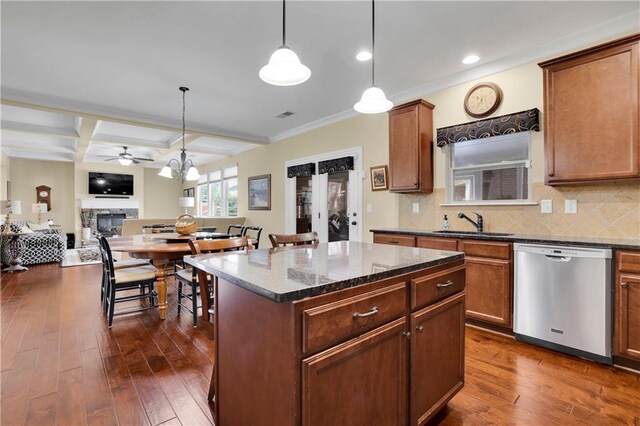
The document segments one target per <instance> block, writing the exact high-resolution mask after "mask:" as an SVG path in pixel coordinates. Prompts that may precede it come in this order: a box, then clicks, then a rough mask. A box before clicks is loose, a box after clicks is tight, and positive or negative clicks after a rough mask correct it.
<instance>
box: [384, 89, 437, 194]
mask: <svg viewBox="0 0 640 426" xmlns="http://www.w3.org/2000/svg"><path fill="white" fill-rule="evenodd" d="M433 108H435V107H434V106H433V105H432V104H430V103H429V102H426V101H424V100H422V99H419V100H416V101H413V102H409V103H405V104H402V105H398V106H397V107H395V108H393V109H392V110H391V111H389V177H390V179H389V181H390V184H389V190H390V191H391V192H427V193H431V192H433Z"/></svg>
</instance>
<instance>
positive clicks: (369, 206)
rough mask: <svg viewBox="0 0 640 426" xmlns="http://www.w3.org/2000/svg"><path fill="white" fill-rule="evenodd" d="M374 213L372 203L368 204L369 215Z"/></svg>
mask: <svg viewBox="0 0 640 426" xmlns="http://www.w3.org/2000/svg"><path fill="white" fill-rule="evenodd" d="M372 211H373V206H372V205H371V203H369V204H367V213H371V212H372Z"/></svg>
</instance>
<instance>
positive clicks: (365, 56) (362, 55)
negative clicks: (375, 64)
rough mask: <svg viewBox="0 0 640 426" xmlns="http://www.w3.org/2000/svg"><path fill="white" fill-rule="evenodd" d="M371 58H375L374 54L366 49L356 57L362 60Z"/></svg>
mask: <svg viewBox="0 0 640 426" xmlns="http://www.w3.org/2000/svg"><path fill="white" fill-rule="evenodd" d="M371 58H373V55H372V54H371V52H368V51H366V50H363V51H362V52H360V53H358V54H357V55H356V59H357V60H359V61H361V62H364V61H368V60H370V59H371Z"/></svg>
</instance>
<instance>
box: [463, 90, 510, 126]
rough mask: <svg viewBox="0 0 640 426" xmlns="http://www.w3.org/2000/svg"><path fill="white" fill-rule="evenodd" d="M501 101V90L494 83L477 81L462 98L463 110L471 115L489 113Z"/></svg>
mask: <svg viewBox="0 0 640 426" xmlns="http://www.w3.org/2000/svg"><path fill="white" fill-rule="evenodd" d="M501 102H502V90H501V89H500V87H499V86H498V85H497V84H495V83H489V82H487V83H479V84H476V85H475V86H473V87H472V88H471V89H470V90H469V92H467V96H465V98H464V110H465V111H466V112H467V114H469V115H470V116H472V117H475V118H482V117H487V116H489V115H491V114H492V113H493V112H495V110H497V109H498V107H499V106H500V103H501Z"/></svg>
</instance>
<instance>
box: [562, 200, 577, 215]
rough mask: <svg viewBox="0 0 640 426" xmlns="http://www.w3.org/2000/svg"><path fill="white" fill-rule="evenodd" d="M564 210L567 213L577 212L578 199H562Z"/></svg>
mask: <svg viewBox="0 0 640 426" xmlns="http://www.w3.org/2000/svg"><path fill="white" fill-rule="evenodd" d="M564 212H565V213H569V214H576V213H578V200H564Z"/></svg>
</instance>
